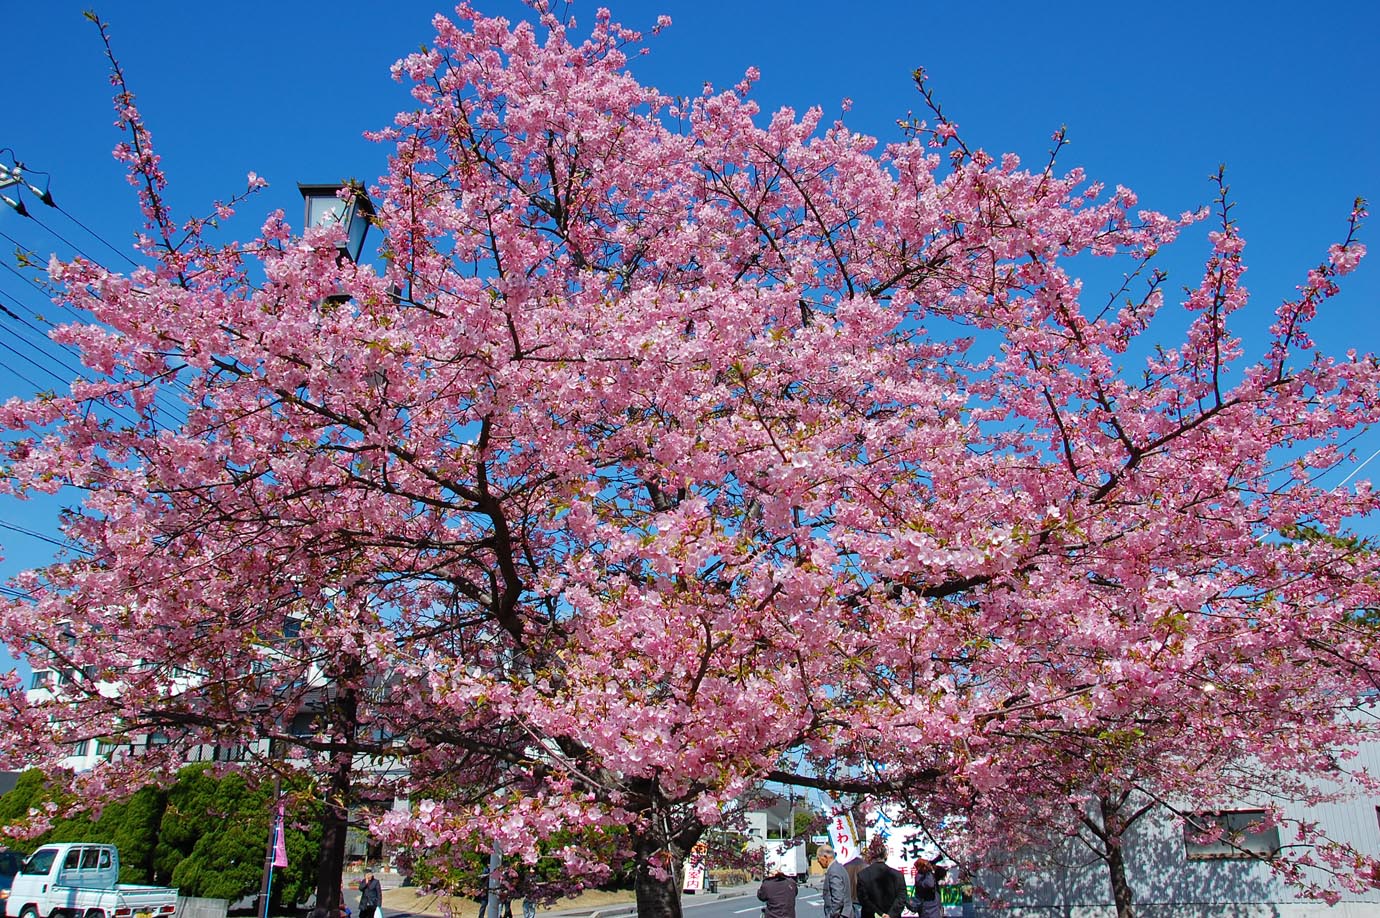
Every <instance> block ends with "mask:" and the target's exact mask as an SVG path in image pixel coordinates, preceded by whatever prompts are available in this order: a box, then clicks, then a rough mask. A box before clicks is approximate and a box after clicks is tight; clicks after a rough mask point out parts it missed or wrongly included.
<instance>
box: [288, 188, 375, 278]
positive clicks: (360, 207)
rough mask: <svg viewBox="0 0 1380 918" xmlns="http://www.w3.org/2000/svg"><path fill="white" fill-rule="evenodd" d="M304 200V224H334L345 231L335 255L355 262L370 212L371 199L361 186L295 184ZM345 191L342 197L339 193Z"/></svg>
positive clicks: (361, 249)
mask: <svg viewBox="0 0 1380 918" xmlns="http://www.w3.org/2000/svg"><path fill="white" fill-rule="evenodd" d="M297 190H298V191H300V192H302V198H303V199H304V200H305V202H306V215H305V218H304V222H303V225H304V226H305V227H317V226H330V225H336V224H338V225H339V226H340V227H341V228H342V229H344V230H345V241H344V243H343V244H342V245H341V246H340V254H339V256H338V257H339V258H341V259H349V260H350V261H352V262H355V263H356V264H358V263H359V254H360V252H361V251H363V249H364V234H365V233H367V232H368V231H369V218H370V217H372V216H373V215H374V202H373V201H370V200H369V196H368V195H367V194H365V193H364V192H363V191H362V190H361V189H359V188H357V187H355V186H354V185H351V184H346V185H305V184H302V183H300V182H299V183H298V184H297ZM342 190H345V191H347V194H346V195H345V197H343V198H342V197H341V195H340V192H341V191H342Z"/></svg>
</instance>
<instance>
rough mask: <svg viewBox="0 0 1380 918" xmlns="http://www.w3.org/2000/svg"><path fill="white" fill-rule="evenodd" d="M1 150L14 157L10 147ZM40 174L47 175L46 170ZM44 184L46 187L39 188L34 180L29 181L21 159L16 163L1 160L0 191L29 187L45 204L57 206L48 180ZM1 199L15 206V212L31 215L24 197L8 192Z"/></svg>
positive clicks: (24, 215) (21, 214) (23, 215)
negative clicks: (48, 186)
mask: <svg viewBox="0 0 1380 918" xmlns="http://www.w3.org/2000/svg"><path fill="white" fill-rule="evenodd" d="M0 152H6V153H9V154H10V155H11V157H13V155H14V151H13V150H10V149H8V148H6V149H5V150H0ZM39 174H40V175H47V173H46V172H43V173H39ZM43 185H44V187H42V188H39V187H38V186H37V185H35V184H34V183H33V182H31V181H29V180H28V179H26V178H25V177H24V164H23V163H21V162H20V161H19V160H17V159H16V160H14V163H13V164H12V165H11V164H9V163H4V162H0V192H2V191H4V190H5V189H7V188H27V189H29V191H30V193H32V194H33V195H34V197H36V198H38V199H39V200H40V201H42V202H43V203H44V204H47V205H48V206H49V207H57V204H56V203H54V201H53V195H52V193H51V192H49V191H48V188H47V185H48V183H47V181H46V180H45V181H44V183H43ZM0 200H3V201H4V202H5V203H6V204H8V205H10V207H13V208H14V210H15V212H16V213H18V214H19V216H21V217H27V216H29V209H28V208H27V207H25V206H24V199H23V198H12V197H10V196H9V195H7V194H0Z"/></svg>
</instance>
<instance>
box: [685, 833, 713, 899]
mask: <svg viewBox="0 0 1380 918" xmlns="http://www.w3.org/2000/svg"><path fill="white" fill-rule="evenodd" d="M708 888H709V848H708V847H706V846H705V845H696V846H695V847H694V848H692V849H691V851H690V856H689V857H687V858H686V859H685V882H684V883H682V884H681V889H682V891H684V892H688V893H697V892H703V891H704V890H706V889H708Z"/></svg>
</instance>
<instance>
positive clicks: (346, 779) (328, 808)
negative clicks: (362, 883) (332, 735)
mask: <svg viewBox="0 0 1380 918" xmlns="http://www.w3.org/2000/svg"><path fill="white" fill-rule="evenodd" d="M350 759H351V756H350V754H349V753H347V752H342V753H337V754H336V757H335V767H334V768H333V769H332V770H331V775H330V779H331V780H330V784H329V785H328V787H327V789H326V800H325V806H324V807H323V808H322V811H321V850H320V852H319V853H318V854H317V858H316V908H317V916H316V918H337V916H339V915H340V892H341V889H340V886H341V882H342V881H341V877H342V875H343V874H344V873H345V836H346V833H347V832H348V830H349V828H350V765H351V761H350Z"/></svg>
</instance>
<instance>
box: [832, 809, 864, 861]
mask: <svg viewBox="0 0 1380 918" xmlns="http://www.w3.org/2000/svg"><path fill="white" fill-rule="evenodd" d="M829 844H830V845H832V846H833V848H834V857H836V858H838V861H839V863H840V864H847V863H848V862H849V861H851V860H853V859H855V858H859V857H862V839H860V838H859V837H858V826H857V824H856V823H854V822H853V814H852V813H850V812H849V811H848V810H846V809H844V808H843V807H841V806H839V805H838V804H837V803H835V804H834V806H833V814H832V815H831V816H830V817H829Z"/></svg>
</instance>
